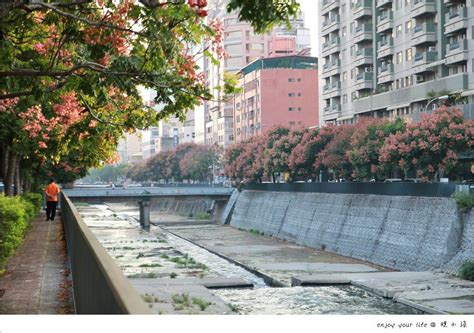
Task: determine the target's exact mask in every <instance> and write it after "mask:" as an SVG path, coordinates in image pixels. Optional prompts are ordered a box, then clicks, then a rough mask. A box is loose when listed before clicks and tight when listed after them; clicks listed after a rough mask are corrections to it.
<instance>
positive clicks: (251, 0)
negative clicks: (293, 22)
mask: <svg viewBox="0 0 474 333" xmlns="http://www.w3.org/2000/svg"><path fill="white" fill-rule="evenodd" d="M299 8H300V5H299V4H298V3H297V2H296V1H295V0H257V1H255V0H231V1H230V2H229V5H228V6H227V11H228V12H229V13H230V12H232V11H237V10H240V12H239V19H240V20H242V21H247V22H250V23H251V25H252V27H253V28H254V30H255V32H257V33H262V32H266V31H268V30H270V29H271V28H272V27H273V26H275V25H276V24H280V23H287V24H289V19H290V18H291V17H295V16H296V15H297V14H298V11H299Z"/></svg>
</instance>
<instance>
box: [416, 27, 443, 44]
mask: <svg viewBox="0 0 474 333" xmlns="http://www.w3.org/2000/svg"><path fill="white" fill-rule="evenodd" d="M436 30H437V26H436V23H423V24H419V25H417V26H415V28H413V34H412V36H411V41H412V45H413V46H416V45H421V44H425V43H434V42H436V41H437V40H438V38H437V36H436Z"/></svg>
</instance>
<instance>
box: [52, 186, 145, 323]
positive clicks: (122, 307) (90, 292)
mask: <svg viewBox="0 0 474 333" xmlns="http://www.w3.org/2000/svg"><path fill="white" fill-rule="evenodd" d="M61 213H62V218H63V223H64V227H65V230H66V241H67V246H68V252H69V259H70V262H71V271H72V278H73V290H74V301H75V305H76V312H77V313H79V314H149V313H151V312H150V310H149V308H148V307H147V306H146V304H145V302H144V301H143V300H142V299H141V297H140V295H139V294H138V292H137V291H136V290H135V289H134V288H133V286H132V284H131V283H130V281H128V280H127V278H126V277H125V276H124V275H123V273H122V271H121V269H120V267H118V266H117V264H116V263H115V262H114V260H113V259H112V258H111V257H110V256H109V254H108V253H107V251H106V250H105V249H104V248H103V247H102V245H101V244H100V243H99V241H98V240H97V238H96V237H95V236H94V235H93V234H92V232H91V231H90V230H89V228H88V227H87V225H86V224H85V223H84V221H83V220H82V218H81V216H80V215H79V213H78V212H77V210H76V208H75V207H74V205H73V204H72V202H71V200H70V199H69V198H68V197H67V195H65V194H64V193H62V208H61Z"/></svg>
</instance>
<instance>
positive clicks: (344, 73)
mask: <svg viewBox="0 0 474 333" xmlns="http://www.w3.org/2000/svg"><path fill="white" fill-rule="evenodd" d="M346 80H347V72H342V81H343V82H344V81H346Z"/></svg>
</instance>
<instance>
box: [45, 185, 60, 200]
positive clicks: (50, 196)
mask: <svg viewBox="0 0 474 333" xmlns="http://www.w3.org/2000/svg"><path fill="white" fill-rule="evenodd" d="M59 191H60V190H59V186H58V185H56V184H55V183H51V184H48V185H47V186H46V188H45V189H44V193H46V201H58V193H59Z"/></svg>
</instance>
